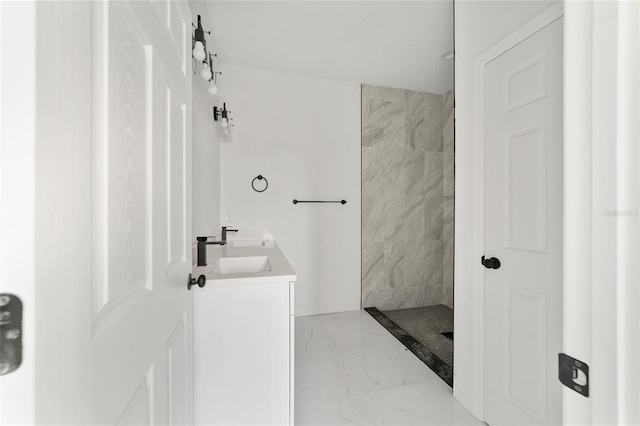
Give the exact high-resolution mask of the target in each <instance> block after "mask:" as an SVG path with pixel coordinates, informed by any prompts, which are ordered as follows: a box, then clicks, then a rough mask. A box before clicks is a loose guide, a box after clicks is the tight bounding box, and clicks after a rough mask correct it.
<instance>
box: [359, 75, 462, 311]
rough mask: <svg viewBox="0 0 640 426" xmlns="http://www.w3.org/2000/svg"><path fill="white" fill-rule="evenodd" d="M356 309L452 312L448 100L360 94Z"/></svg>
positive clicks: (366, 89) (380, 90) (388, 92)
mask: <svg viewBox="0 0 640 426" xmlns="http://www.w3.org/2000/svg"><path fill="white" fill-rule="evenodd" d="M362 303H363V306H365V307H369V306H375V307H376V308H378V309H381V310H387V309H401V308H412V307H417V306H428V305H436V304H441V303H442V304H445V305H448V306H453V96H452V95H451V94H450V93H448V94H446V95H445V96H442V95H436V94H431V93H422V92H415V91H409V90H401V89H391V88H384V87H375V86H362Z"/></svg>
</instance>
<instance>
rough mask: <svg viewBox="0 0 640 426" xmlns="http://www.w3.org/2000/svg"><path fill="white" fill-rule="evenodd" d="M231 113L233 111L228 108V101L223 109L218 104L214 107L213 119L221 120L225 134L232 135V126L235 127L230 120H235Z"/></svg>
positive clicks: (223, 105)
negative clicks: (230, 115)
mask: <svg viewBox="0 0 640 426" xmlns="http://www.w3.org/2000/svg"><path fill="white" fill-rule="evenodd" d="M230 113H231V111H228V110H227V104H226V102H225V103H223V104H222V109H220V108H218V107H217V106H214V107H213V120H214V121H220V127H222V132H223V133H224V134H225V135H230V134H231V128H232V127H233V124H231V123H230V121H231V120H233V118H231V117H229V114H230Z"/></svg>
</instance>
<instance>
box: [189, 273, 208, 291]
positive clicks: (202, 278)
mask: <svg viewBox="0 0 640 426" xmlns="http://www.w3.org/2000/svg"><path fill="white" fill-rule="evenodd" d="M206 283H207V277H205V276H204V275H200V276H199V277H198V279H195V278H192V277H191V274H189V278H187V290H191V287H193V286H194V285H197V286H198V287H200V288H202V287H204V286H205V284H206Z"/></svg>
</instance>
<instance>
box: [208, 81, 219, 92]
mask: <svg viewBox="0 0 640 426" xmlns="http://www.w3.org/2000/svg"><path fill="white" fill-rule="evenodd" d="M208 90H209V94H211V95H217V94H218V86H217V85H216V83H215V82H214V81H213V80H211V81H210V82H209V89H208Z"/></svg>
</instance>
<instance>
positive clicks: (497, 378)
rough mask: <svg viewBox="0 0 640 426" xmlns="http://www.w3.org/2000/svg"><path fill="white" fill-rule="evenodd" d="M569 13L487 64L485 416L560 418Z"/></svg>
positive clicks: (509, 420)
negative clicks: (494, 264) (490, 265)
mask: <svg viewBox="0 0 640 426" xmlns="http://www.w3.org/2000/svg"><path fill="white" fill-rule="evenodd" d="M562 36H563V35H562V19H560V20H558V21H555V22H554V23H552V24H550V25H549V26H547V27H546V28H544V29H542V30H541V31H539V32H538V33H536V34H534V35H533V36H531V37H530V38H528V39H527V40H525V41H523V42H522V43H520V44H519V45H517V46H515V47H513V48H512V49H511V50H509V51H507V52H506V53H504V54H503V55H501V56H500V57H498V58H496V59H495V60H494V61H492V62H491V63H489V64H487V65H486V67H485V80H484V85H485V135H484V138H485V253H484V254H485V256H486V257H494V256H495V257H497V258H498V259H500V262H501V266H500V268H499V269H485V377H486V380H485V420H486V421H487V423H488V424H490V425H495V426H497V425H519V424H560V423H561V421H562V418H561V402H562V394H561V385H560V383H559V382H558V380H557V377H556V376H557V354H558V352H560V351H561V343H562V187H563V185H562V157H563V139H562Z"/></svg>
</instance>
